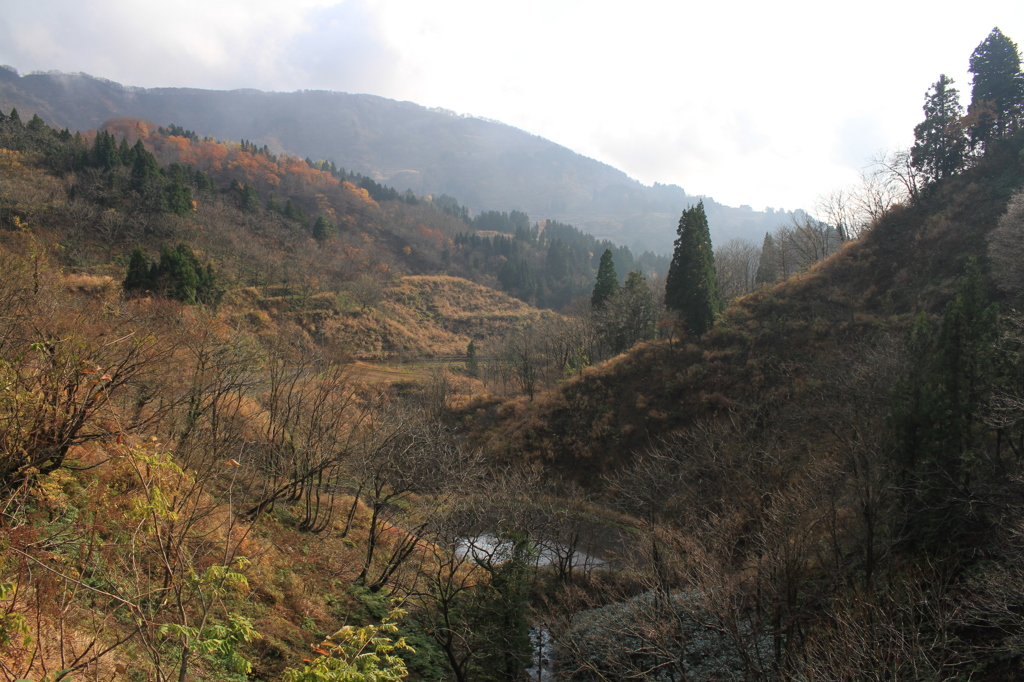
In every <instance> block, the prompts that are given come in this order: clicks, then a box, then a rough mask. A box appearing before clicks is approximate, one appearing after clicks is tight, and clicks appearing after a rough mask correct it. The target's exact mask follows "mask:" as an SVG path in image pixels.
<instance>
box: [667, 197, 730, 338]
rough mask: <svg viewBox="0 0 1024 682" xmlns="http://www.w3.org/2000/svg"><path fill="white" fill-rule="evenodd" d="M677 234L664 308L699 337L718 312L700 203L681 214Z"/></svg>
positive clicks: (711, 253)
mask: <svg viewBox="0 0 1024 682" xmlns="http://www.w3.org/2000/svg"><path fill="white" fill-rule="evenodd" d="M677 234H678V237H677V238H676V241H675V251H674V252H673V254H672V263H671V265H669V270H668V277H667V278H666V280H665V307H667V308H668V309H670V310H675V311H677V312H678V313H679V315H680V318H681V321H682V323H683V325H684V329H685V330H686V331H687V332H688V333H690V334H693V335H694V336H700V335H701V334H703V333H704V332H706V331H707V330H708V329H710V328H711V325H713V324H714V322H715V315H717V314H718V311H719V309H720V308H721V302H720V301H719V298H718V276H717V275H716V274H715V254H714V251H713V250H712V248H711V232H710V231H709V229H708V218H707V215H705V213H704V202H703V201H699V202H697V205H696V206H690V207H689V208H687V209H686V210H685V211H683V215H682V216H681V217H680V218H679V228H678V230H677Z"/></svg>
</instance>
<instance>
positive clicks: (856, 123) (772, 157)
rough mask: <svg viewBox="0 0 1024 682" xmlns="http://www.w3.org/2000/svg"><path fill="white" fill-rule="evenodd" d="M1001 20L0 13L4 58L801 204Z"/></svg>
mask: <svg viewBox="0 0 1024 682" xmlns="http://www.w3.org/2000/svg"><path fill="white" fill-rule="evenodd" d="M994 26H999V28H1000V29H1001V30H1002V31H1003V32H1004V33H1005V34H1007V35H1008V36H1010V37H1011V38H1013V39H1014V40H1016V41H1017V42H1018V44H1019V43H1020V42H1021V41H1024V5H1022V3H1021V0H977V1H976V2H973V3H964V2H956V3H953V2H945V1H943V2H901V1H900V0H860V1H858V2H848V3H835V2H823V1H822V0H816V1H815V2H806V3H805V2H793V1H786V0H781V1H779V2H764V1H763V0H762V1H759V2H717V3H714V2H708V1H707V0H705V1H703V2H700V3H696V2H671V1H669V0H659V1H647V0H632V1H630V2H605V1H603V0H589V1H576V0H546V1H534V0H515V1H510V2H496V1H493V0H491V1H488V0H433V1H432V2H424V1H423V0H343V1H341V2H339V1H338V0H289V1H283V0H177V1H176V2H173V3H169V2H159V3H158V2H146V1H145V0H36V1H35V2H31V3H30V2H25V1H24V0H0V63H6V64H9V65H11V66H14V67H15V68H17V69H18V70H19V71H20V72H21V73H23V74H24V73H27V72H30V71H34V70H42V71H48V70H53V69H56V70H60V71H65V72H75V71H82V72H85V73H89V74H91V75H94V76H101V77H104V78H109V79H111V80H114V81H118V82H120V83H123V84H125V85H138V86H146V87H154V86H190V87H202V88H216V89H234V88H260V89H264V90H279V91H292V90H299V89H327V90H341V91H345V92H365V93H371V94H375V95H382V96H384V97H392V98H395V99H403V100H411V101H413V102H417V103H419V104H423V105H425V106H429V107H444V108H446V109H451V110H454V111H457V112H459V113H467V114H472V115H475V116H482V117H486V118H491V119H496V120H499V121H503V122H505V123H508V124H511V125H514V126H517V127H519V128H522V129H524V130H526V131H529V132H531V133H535V134H537V135H541V136H543V137H546V138H548V139H551V140H553V141H555V142H557V143H559V144H562V145H565V146H567V147H569V148H571V149H573V150H575V151H577V152H580V153H581V154H585V155H587V156H591V157H593V158H596V159H599V160H601V161H604V162H606V163H609V164H611V165H613V166H616V167H618V168H621V169H622V170H624V171H625V172H626V173H628V174H629V175H631V176H633V177H635V178H637V179H638V180H640V181H642V182H644V183H646V184H652V183H654V182H661V183H675V184H678V185H681V186H682V187H684V188H685V189H686V190H687V192H689V193H690V194H703V195H707V196H711V197H714V198H715V199H716V200H718V201H720V202H722V203H726V204H730V205H734V206H735V205H740V204H749V205H751V206H753V207H754V208H757V209H761V208H764V207H765V206H773V207H775V208H776V209H778V208H788V209H793V208H798V207H804V208H813V206H814V204H815V203H816V201H817V199H818V197H819V196H820V195H822V194H825V193H827V192H828V191H830V190H831V189H834V188H837V187H841V186H844V185H847V184H851V183H853V182H854V181H855V180H856V177H857V172H858V169H860V168H861V167H863V166H864V165H866V164H867V163H868V161H869V159H870V158H871V157H872V156H873V155H875V154H876V153H878V152H879V151H880V150H885V149H889V150H891V149H894V148H896V147H900V146H904V147H905V146H909V145H910V144H911V143H912V142H913V127H914V125H916V124H917V123H918V122H919V121H920V120H921V118H922V116H923V115H922V112H921V105H922V103H923V101H924V94H925V91H926V90H927V89H928V87H929V86H930V85H931V83H933V82H934V81H936V80H937V79H938V76H939V74H940V73H946V74H948V75H949V76H951V77H952V78H953V79H954V80H955V81H956V84H957V87H958V88H959V89H960V90H961V96H962V99H963V100H964V104H965V105H966V103H967V99H968V98H969V96H970V79H969V74H968V73H967V66H968V60H969V58H970V55H971V52H972V51H973V50H974V48H975V47H976V46H977V45H978V43H980V42H981V41H982V40H984V38H985V37H986V36H987V35H988V33H989V31H991V30H992V28H993V27H994ZM200 132H201V131H200Z"/></svg>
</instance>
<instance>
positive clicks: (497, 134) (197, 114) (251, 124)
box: [0, 69, 787, 253]
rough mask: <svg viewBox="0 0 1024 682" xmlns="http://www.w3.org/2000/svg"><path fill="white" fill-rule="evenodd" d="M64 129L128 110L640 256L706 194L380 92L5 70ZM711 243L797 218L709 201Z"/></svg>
mask: <svg viewBox="0 0 1024 682" xmlns="http://www.w3.org/2000/svg"><path fill="white" fill-rule="evenodd" d="M12 107H17V109H18V110H19V111H20V112H21V114H22V115H23V117H24V118H25V119H26V120H28V118H30V117H31V116H32V115H33V114H38V115H39V116H40V117H42V118H43V119H44V120H46V121H47V122H49V123H50V124H51V125H54V126H56V127H57V128H63V127H67V128H69V129H71V130H82V131H85V130H88V129H98V128H99V127H100V126H101V125H102V124H103V122H104V121H106V120H107V119H110V118H115V117H120V116H134V117H138V118H143V119H148V120H149V121H151V122H152V123H153V124H156V125H163V126H167V125H170V124H172V123H173V124H176V125H179V126H182V127H184V128H188V129H192V130H197V131H202V133H203V134H208V135H214V136H216V137H218V138H223V139H229V140H243V139H245V140H250V141H252V142H254V143H256V144H257V146H263V145H268V146H269V147H270V149H271V150H272V151H273V152H274V153H282V152H286V153H289V154H293V155H296V156H299V157H310V158H312V159H321V158H323V159H328V160H330V161H333V162H334V163H335V164H336V165H337V166H339V167H344V168H346V169H348V170H352V171H356V172H359V173H363V174H366V175H370V176H372V177H373V178H375V179H376V180H378V181H380V182H382V183H384V184H386V185H391V186H394V187H395V188H396V189H398V190H399V191H400V192H401V191H404V190H406V189H411V190H412V191H413V192H415V193H417V194H429V195H440V194H448V195H450V196H454V197H456V198H457V199H459V201H460V202H462V203H463V204H465V205H466V206H468V207H469V208H471V209H472V210H473V211H474V212H480V211H485V210H498V211H510V210H520V211H524V212H526V213H528V214H530V215H531V216H534V218H535V219H537V220H541V219H553V220H557V221H559V222H565V223H571V224H574V225H577V226H578V227H580V228H582V229H584V230H585V231H587V232H589V233H591V234H593V235H595V236H597V237H598V238H601V239H610V240H612V241H615V242H616V243H619V244H623V245H626V246H629V247H631V248H632V249H633V250H634V251H636V252H642V251H645V250H654V251H656V252H659V253H668V252H670V251H671V249H672V241H673V240H674V238H675V226H676V223H677V222H678V220H679V212H680V210H681V208H682V207H684V206H685V205H686V204H687V203H692V202H695V201H696V200H697V197H695V196H692V195H687V194H686V193H685V192H684V191H683V189H682V188H679V187H676V186H672V185H669V186H666V185H655V186H654V187H646V186H644V185H642V184H640V183H639V182H637V181H635V180H633V179H631V178H629V177H627V176H626V174H625V173H623V172H622V171H619V170H617V169H615V168H612V167H610V166H608V165H606V164H603V163H600V162H598V161H595V160H593V159H589V158H586V157H583V156H580V155H579V154H576V153H574V152H572V151H570V150H568V149H566V148H564V147H561V146H559V145H557V144H554V143H552V142H549V141H548V140H545V139H543V138H540V137H537V136H535V135H530V134H529V133H526V132H524V131H522V130H519V129H516V128H513V127H510V126H507V125H503V124H501V123H497V122H494V121H487V120H482V119H478V118H473V117H467V116H459V115H456V114H453V113H452V112H447V111H438V110H430V109H426V108H424V107H421V106H419V105H416V104H413V103H411V102H396V101H393V100H388V99H384V98H382V97H375V96H372V95H351V94H347V93H338V92H319V91H302V92H293V93H270V92H259V91H255V90H237V91H230V92H225V91H211V90H196V89H186V88H151V89H145V88H133V87H125V86H122V85H120V84H117V83H113V82H111V81H106V80H103V79H98V78H93V77H91V76H87V75H84V74H57V73H54V74H29V75H26V76H20V77H19V76H18V75H17V74H16V73H14V72H12V71H9V70H7V69H0V110H3V111H5V112H6V111H9V110H10V109H11V108H12ZM704 204H705V206H706V208H707V211H708V214H709V216H710V218H711V225H712V230H713V235H712V236H713V239H714V240H715V242H716V243H724V242H726V241H728V240H729V239H732V238H745V239H749V240H751V241H753V242H754V243H758V244H759V243H760V241H761V239H762V238H763V236H764V233H765V232H766V231H768V230H770V229H772V228H773V227H775V226H776V225H777V224H778V223H780V222H785V220H787V216H781V217H780V216H778V215H772V214H766V213H762V212H758V211H750V210H741V209H738V208H731V207H727V206H723V205H721V204H717V203H715V202H714V201H713V200H712V199H710V198H704Z"/></svg>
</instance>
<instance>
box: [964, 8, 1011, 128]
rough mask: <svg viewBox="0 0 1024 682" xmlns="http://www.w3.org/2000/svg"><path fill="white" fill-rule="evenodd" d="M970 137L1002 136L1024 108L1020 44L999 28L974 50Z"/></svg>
mask: <svg viewBox="0 0 1024 682" xmlns="http://www.w3.org/2000/svg"><path fill="white" fill-rule="evenodd" d="M970 72H971V73H972V74H973V75H974V78H973V81H972V88H971V107H970V113H971V117H972V118H973V119H974V121H973V125H972V126H971V139H972V141H974V142H975V143H977V142H987V141H988V140H990V139H992V138H993V137H1001V136H1003V135H1004V134H1005V133H1006V132H1007V131H1008V130H1010V129H1011V128H1012V127H1013V126H1014V125H1015V124H1018V123H1019V122H1020V118H1021V114H1022V108H1024V75H1022V74H1021V70H1020V52H1018V51H1017V44H1016V43H1014V42H1013V41H1012V40H1010V39H1009V38H1007V37H1006V36H1005V35H1003V33H1002V32H1001V31H1000V30H999V28H998V27H997V28H994V29H992V32H991V33H989V34H988V37H987V38H985V40H984V41H982V43H981V44H980V45H978V47H976V48H975V50H974V52H973V53H972V54H971V67H970Z"/></svg>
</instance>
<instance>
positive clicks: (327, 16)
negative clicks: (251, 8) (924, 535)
mask: <svg viewBox="0 0 1024 682" xmlns="http://www.w3.org/2000/svg"><path fill="white" fill-rule="evenodd" d="M305 22H306V25H307V26H308V28H307V30H305V31H302V32H301V33H296V34H295V35H293V36H292V38H291V40H290V41H289V42H288V44H287V45H286V46H285V47H284V49H283V50H282V53H281V58H282V60H283V61H284V62H286V63H288V64H290V65H291V70H292V71H293V72H294V75H295V76H296V77H297V78H296V80H301V81H303V82H306V83H315V84H316V87H317V88H324V89H331V90H343V91H346V92H369V93H373V94H378V95H379V94H385V93H387V92H389V91H391V90H392V87H393V85H394V83H395V80H396V77H397V74H398V70H399V55H398V53H397V51H395V50H394V49H393V48H392V47H391V46H390V45H388V43H387V41H386V39H385V38H384V36H383V33H382V30H381V26H380V21H379V17H378V16H377V15H376V14H375V13H374V12H373V11H372V7H371V6H370V5H369V3H367V2H365V1H359V2H352V1H350V2H345V3H343V4H340V5H335V6H333V7H326V8H323V9H317V10H313V11H311V12H310V13H309V14H308V15H306V19H305Z"/></svg>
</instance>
